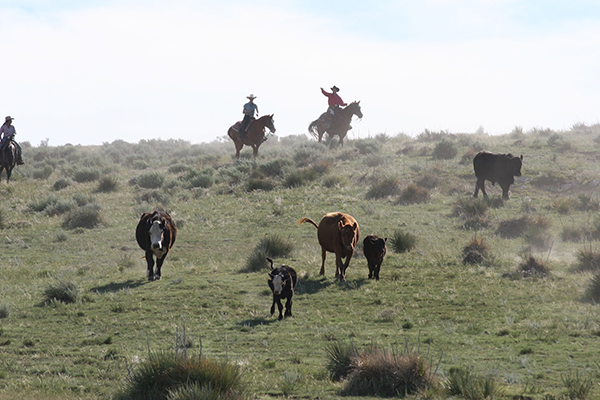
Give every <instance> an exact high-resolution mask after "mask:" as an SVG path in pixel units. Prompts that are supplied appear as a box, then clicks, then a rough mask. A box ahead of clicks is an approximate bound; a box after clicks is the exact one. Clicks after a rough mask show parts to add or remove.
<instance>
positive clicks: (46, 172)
mask: <svg viewBox="0 0 600 400" xmlns="http://www.w3.org/2000/svg"><path fill="white" fill-rule="evenodd" d="M52 172H54V168H52V166H51V165H48V164H46V165H44V167H43V168H36V169H35V170H33V173H32V175H31V176H32V178H33V179H41V180H46V179H48V178H49V177H50V175H52Z"/></svg>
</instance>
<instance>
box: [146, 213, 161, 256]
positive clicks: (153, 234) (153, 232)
mask: <svg viewBox="0 0 600 400" xmlns="http://www.w3.org/2000/svg"><path fill="white" fill-rule="evenodd" d="M149 233H150V244H151V247H152V249H153V250H154V249H157V250H162V247H163V244H162V242H163V223H162V222H161V221H160V220H156V221H152V226H150V231H149Z"/></svg>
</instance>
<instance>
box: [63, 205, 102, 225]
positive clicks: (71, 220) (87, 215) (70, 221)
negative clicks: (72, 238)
mask: <svg viewBox="0 0 600 400" xmlns="http://www.w3.org/2000/svg"><path fill="white" fill-rule="evenodd" d="M101 222H102V217H101V214H100V207H99V206H98V205H97V204H86V205H85V206H83V207H77V208H76V209H74V210H72V211H70V212H69V213H68V214H67V215H66V216H65V219H64V220H63V224H62V225H63V228H65V229H75V228H87V229H91V228H95V227H96V226H97V225H99V224H100V223H101Z"/></svg>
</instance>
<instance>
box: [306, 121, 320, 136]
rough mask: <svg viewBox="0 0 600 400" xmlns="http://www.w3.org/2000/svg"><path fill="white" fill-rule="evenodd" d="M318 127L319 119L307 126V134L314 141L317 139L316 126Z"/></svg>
mask: <svg viewBox="0 0 600 400" xmlns="http://www.w3.org/2000/svg"><path fill="white" fill-rule="evenodd" d="M318 125H319V119H315V120H314V121H313V122H311V123H310V125H308V133H310V134H311V136H312V137H314V138H315V139H319V133H318V132H317V126H318Z"/></svg>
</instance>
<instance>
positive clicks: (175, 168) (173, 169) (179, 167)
mask: <svg viewBox="0 0 600 400" xmlns="http://www.w3.org/2000/svg"><path fill="white" fill-rule="evenodd" d="M189 170H190V167H189V166H188V165H185V164H173V165H171V166H170V167H169V169H168V171H169V173H170V174H180V173H182V172H188V171H189Z"/></svg>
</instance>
